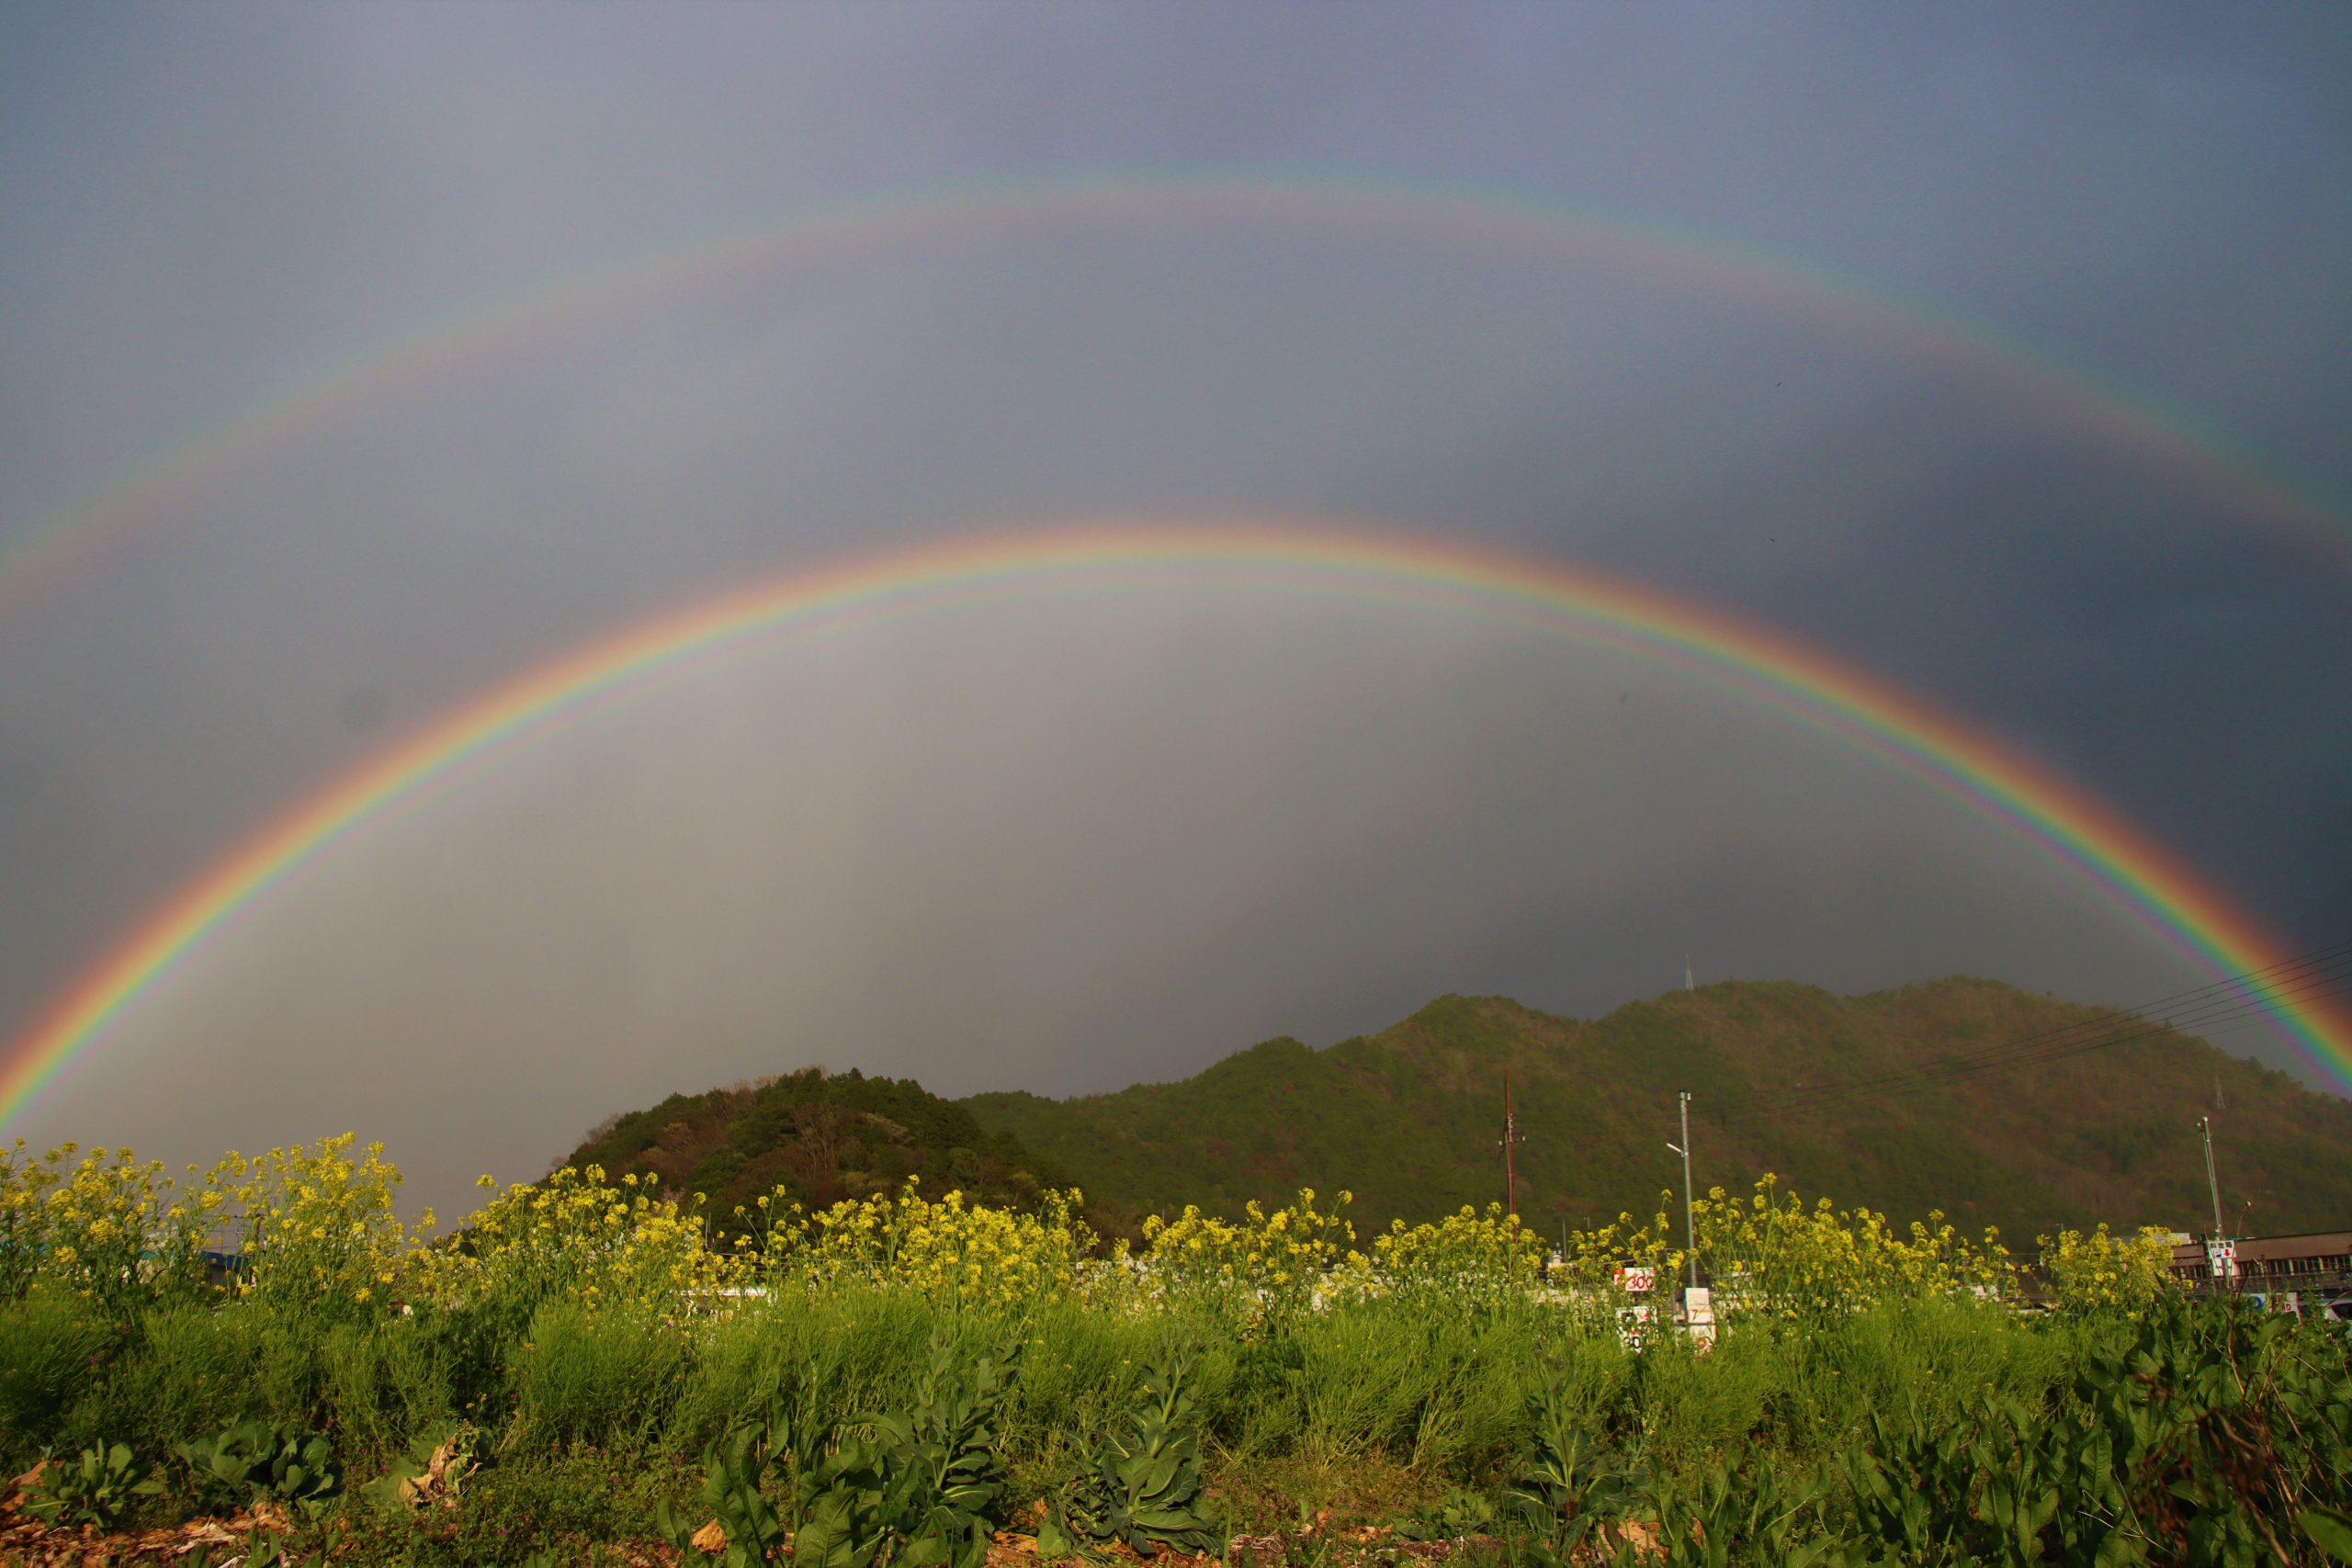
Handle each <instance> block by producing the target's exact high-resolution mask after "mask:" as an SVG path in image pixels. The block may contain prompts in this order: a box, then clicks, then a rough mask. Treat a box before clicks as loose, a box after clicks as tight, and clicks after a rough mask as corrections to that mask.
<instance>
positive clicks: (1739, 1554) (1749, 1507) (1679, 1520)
mask: <svg viewBox="0 0 2352 1568" xmlns="http://www.w3.org/2000/svg"><path fill="white" fill-rule="evenodd" d="M1651 1500H1652V1502H1653V1504H1654V1506H1655V1507H1656V1510H1657V1519H1658V1543H1657V1544H1658V1548H1659V1552H1658V1554H1657V1555H1656V1556H1654V1557H1653V1558H1652V1559H1651V1561H1655V1562H1659V1563H1661V1564H1663V1568H1732V1565H1733V1564H1735V1563H1751V1562H1755V1563H1771V1564H1774V1568H1811V1565H1812V1564H1814V1563H1816V1562H1823V1561H1824V1560H1825V1559H1826V1557H1827V1556H1828V1554H1829V1552H1830V1551H1831V1550H1832V1546H1833V1542H1831V1541H1830V1540H1828V1539H1827V1538H1826V1537H1825V1536H1824V1535H1823V1534H1822V1532H1821V1528H1820V1526H1821V1519H1820V1514H1821V1505H1822V1503H1823V1501H1824V1497H1823V1488H1822V1487H1821V1485H1820V1483H1819V1482H1818V1481H1817V1480H1815V1479H1814V1478H1812V1477H1796V1478H1793V1479H1792V1478H1791V1477H1790V1476H1788V1475H1787V1474H1785V1473H1783V1472H1781V1471H1779V1470H1776V1469H1774V1468H1773V1467H1772V1466H1771V1465H1770V1464H1758V1465H1757V1466H1756V1467H1755V1469H1754V1471H1753V1472H1751V1473H1748V1474H1746V1475H1742V1474H1739V1473H1736V1472H1734V1471H1733V1470H1732V1469H1731V1468H1730V1467H1729V1466H1727V1465H1725V1464H1724V1462H1723V1461H1721V1460H1717V1461H1714V1462H1713V1464H1711V1465H1710V1466H1708V1468H1707V1472H1706V1473H1705V1474H1704V1475H1703V1476H1702V1478H1701V1479H1700V1482H1699V1484H1698V1486H1697V1487H1696V1488H1694V1489H1693V1490H1692V1491H1691V1492H1690V1493H1689V1494H1687V1495H1686V1494H1684V1493H1682V1492H1680V1491H1679V1490H1678V1489H1676V1488H1675V1487H1673V1486H1671V1485H1670V1484H1668V1483H1666V1481H1665V1480H1664V1478H1663V1477H1660V1478H1659V1480H1658V1481H1657V1483H1655V1484H1654V1486H1653V1488H1652V1490H1651ZM1629 1555H1631V1554H1630V1553H1629V1552H1627V1551H1623V1550H1621V1551H1620V1553H1619V1557H1620V1560H1621V1561H1622V1560H1623V1559H1624V1558H1626V1557H1627V1556H1629Z"/></svg>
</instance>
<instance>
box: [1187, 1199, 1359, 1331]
mask: <svg viewBox="0 0 2352 1568" xmlns="http://www.w3.org/2000/svg"><path fill="white" fill-rule="evenodd" d="M1351 1201H1353V1195H1352V1194H1351V1193H1347V1192H1341V1193H1340V1194H1339V1201H1338V1202H1337V1203H1336V1204H1335V1205H1333V1209H1332V1212H1331V1213H1328V1214H1327V1213H1323V1212H1322V1211H1321V1210H1318V1209H1317V1208H1316V1206H1315V1189H1313V1188H1312V1187H1302V1188H1300V1189H1299V1190H1298V1196H1297V1197H1296V1198H1295V1199H1294V1200H1292V1201H1290V1202H1288V1203H1286V1204H1284V1205H1283V1207H1281V1208H1279V1209H1276V1210H1274V1211H1273V1212H1272V1213H1267V1212H1266V1210H1265V1209H1264V1208H1263V1207H1261V1205H1260V1204H1259V1202H1258V1201H1257V1200H1256V1199H1254V1198H1253V1199H1251V1200H1250V1201H1249V1203H1248V1204H1247V1205H1245V1207H1244V1208H1243V1211H1242V1213H1243V1215H1244V1218H1243V1219H1242V1221H1241V1223H1240V1224H1234V1223H1232V1222H1231V1221H1227V1220H1220V1219H1215V1218H1212V1217H1211V1216H1209V1215H1206V1214H1204V1213H1201V1211H1200V1209H1199V1207H1198V1206H1197V1205H1194V1204H1191V1203H1187V1204H1186V1205H1185V1206H1184V1212H1183V1213H1182V1214H1180V1215H1178V1216H1177V1217H1176V1218H1175V1219H1173V1220H1163V1219H1161V1218H1160V1217H1159V1215H1157V1214H1154V1215H1152V1216H1151V1217H1150V1218H1149V1219H1148V1220H1146V1221H1144V1223H1143V1237H1144V1245H1145V1248H1146V1251H1147V1256H1148V1266H1149V1269H1150V1271H1151V1275H1152V1278H1153V1280H1154V1282H1155V1283H1156V1284H1157V1285H1158V1286H1159V1289H1160V1291H1161V1292H1162V1293H1163V1294H1166V1295H1169V1296H1190V1297H1193V1298H1204V1297H1205V1298H1210V1299H1222V1300H1226V1301H1229V1302H1232V1303H1238V1304H1240V1305H1242V1306H1243V1307H1244V1308H1245V1309H1248V1310H1252V1311H1254V1312H1256V1313H1260V1314H1268V1315H1274V1314H1282V1313H1284V1312H1289V1311H1295V1310H1296V1309H1298V1308H1301V1307H1307V1306H1313V1305H1315V1304H1317V1303H1318V1302H1319V1301H1321V1300H1324V1299H1327V1298H1328V1296H1329V1293H1330V1292H1331V1291H1332V1290H1333V1288H1334V1286H1335V1283H1341V1286H1342V1288H1344V1284H1343V1282H1335V1281H1334V1280H1332V1279H1331V1278H1330V1276H1331V1274H1332V1272H1333V1270H1334V1269H1340V1268H1342V1267H1343V1266H1344V1268H1345V1269H1347V1270H1349V1271H1351V1272H1352V1273H1355V1274H1358V1275H1360V1274H1361V1273H1362V1272H1363V1269H1365V1268H1366V1266H1367V1260H1366V1258H1364V1256H1363V1254H1362V1253H1360V1252H1357V1251H1355V1250H1354V1247H1355V1239H1356V1233H1355V1227H1354V1226H1353V1225H1351V1224H1349V1223H1348V1222H1347V1220H1346V1218H1345V1217H1344V1216H1342V1215H1341V1214H1340V1212H1339V1211H1340V1210H1342V1209H1345V1208H1346V1207H1347V1206H1348V1204H1349V1203H1350V1202H1351Z"/></svg>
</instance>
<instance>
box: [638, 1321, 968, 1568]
mask: <svg viewBox="0 0 2352 1568" xmlns="http://www.w3.org/2000/svg"><path fill="white" fill-rule="evenodd" d="M1004 1393H1005V1378H1004V1373H1003V1371H1001V1368H1000V1367H999V1366H998V1365H997V1364H996V1363H995V1362H994V1361H992V1360H990V1359H988V1358H986V1357H983V1358H981V1359H978V1361H976V1362H974V1363H973V1364H972V1365H970V1366H969V1367H964V1366H959V1365H958V1363H957V1361H956V1355H955V1348H954V1345H953V1342H952V1341H950V1340H948V1339H947V1338H945V1337H944V1336H935V1337H933V1342H932V1347H931V1355H930V1360H929V1364H928V1366H927V1367H926V1369H925V1371H924V1372H923V1374H922V1379H921V1381H920V1382H919V1383H918V1385H917V1388H916V1391H915V1399H914V1403H913V1404H912V1405H911V1406H910V1408H908V1409H906V1410H903V1411H896V1412H887V1413H884V1414H881V1415H876V1416H861V1417H858V1418H856V1419H854V1420H852V1421H848V1422H843V1423H842V1424H840V1425H839V1426H838V1427H835V1428H833V1429H832V1431H831V1433H830V1434H827V1433H826V1432H825V1431H824V1430H823V1428H822V1427H820V1425H819V1424H818V1423H816V1422H815V1421H813V1420H811V1419H809V1418H808V1417H806V1416H803V1417H802V1418H800V1419H797V1420H795V1419H791V1418H789V1417H788V1416H787V1415H786V1412H785V1411H784V1409H783V1408H782V1406H781V1404H771V1406H770V1408H769V1412H768V1416H767V1418H766V1420H765V1421H764V1422H763V1423H756V1424H746V1425H743V1426H740V1427H736V1428H734V1429H733V1430H731V1431H729V1433H728V1434H727V1436H725V1437H724V1438H720V1439H719V1440H718V1442H716V1443H713V1444H711V1445H710V1446H709V1447H708V1448H707V1449H706V1450H704V1453H703V1486H702V1491H701V1494H700V1502H701V1505H702V1510H701V1511H702V1512H703V1513H705V1514H707V1516H708V1518H707V1522H706V1523H705V1524H703V1525H702V1526H700V1527H699V1528H689V1527H688V1525H687V1524H685V1523H684V1522H682V1521H681V1520H680V1519H679V1518H678V1517H677V1515H676V1511H675V1510H674V1509H673V1508H671V1507H670V1506H668V1505H666V1504H664V1505H662V1506H660V1508H659V1509H658V1510H657V1518H658V1522H659V1524H660V1528H661V1530H662V1534H663V1535H664V1536H666V1537H667V1538H668V1539H669V1540H670V1542H671V1544H672V1545H673V1546H676V1547H677V1548H678V1549H679V1550H680V1551H681V1552H682V1553H683V1554H684V1561H685V1562H686V1563H688V1564H689V1565H700V1564H721V1565H724V1568H752V1565H753V1564H759V1563H767V1562H775V1561H777V1560H778V1559H779V1557H780V1556H781V1554H782V1551H783V1549H784V1545H785V1542H786V1540H787V1538H788V1539H789V1540H790V1541H791V1550H792V1558H793V1562H795V1563H796V1564H797V1568H980V1564H982V1563H983V1562H985V1561H986V1559H987V1554H988V1540H989V1529H990V1528H991V1526H992V1525H993V1524H994V1522H995V1504H996V1500H997V1498H998V1496H999V1495H1000V1494H1001V1491H1002V1487H1003V1477H1002V1473H1001V1470H1000V1468H999V1465H998V1461H997V1458H996V1453H995V1446H994V1445H995V1435H996V1433H995V1422H996V1414H997V1411H998V1408H999V1406H1000V1405H1001V1403H1002V1401H1003V1398H1004ZM826 1438H830V1447H829V1446H828V1443H827V1441H826V1440H825V1439H826ZM779 1470H780V1471H782V1472H784V1474H783V1477H782V1484H781V1486H780V1487H776V1488H773V1489H772V1488H771V1487H770V1486H769V1484H768V1478H769V1476H770V1474H771V1472H775V1471H779ZM776 1498H780V1499H781V1506H779V1503H778V1501H776V1500H775V1499H776Z"/></svg>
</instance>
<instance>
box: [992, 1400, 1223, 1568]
mask: <svg viewBox="0 0 2352 1568" xmlns="http://www.w3.org/2000/svg"><path fill="white" fill-rule="evenodd" d="M1190 1371H1191V1363H1190V1361H1189V1360H1188V1359H1186V1358H1184V1357H1182V1356H1181V1355H1175V1354H1162V1355H1160V1356H1159V1357H1156V1358H1154V1359H1152V1360H1151V1361H1150V1362H1149V1363H1148V1365H1147V1366H1146V1367H1145V1369H1144V1387H1143V1397H1142V1399H1141V1400H1140V1401H1138V1402H1137V1403H1136V1404H1135V1405H1134V1406H1133V1407H1131V1408H1130V1409H1128V1410H1127V1411H1126V1412H1125V1413H1124V1414H1123V1415H1122V1416H1120V1417H1119V1418H1118V1419H1117V1420H1116V1421H1115V1422H1114V1423H1113V1424H1112V1425H1111V1426H1110V1427H1109V1428H1108V1429H1107V1430H1105V1431H1103V1433H1101V1434H1100V1435H1099V1436H1098V1438H1096V1440H1095V1443H1094V1446H1093V1450H1092V1451H1091V1454H1089V1455H1088V1457H1087V1460H1086V1462H1085V1463H1084V1464H1083V1465H1081V1466H1080V1470H1079V1472H1078V1473H1077V1474H1076V1475H1074V1476H1072V1477H1071V1478H1070V1479H1069V1481H1067V1482H1065V1483H1063V1484H1062V1486H1061V1487H1060V1488H1059V1489H1058V1490H1057V1491H1056V1492H1055V1494H1054V1495H1053V1496H1052V1497H1050V1498H1049V1499H1048V1500H1047V1504H1046V1524H1045V1528H1044V1529H1041V1530H1039V1531H1038V1534H1037V1551H1038V1552H1039V1554H1040V1555H1041V1556H1045V1557H1049V1558H1051V1557H1066V1556H1068V1555H1069V1554H1070V1553H1071V1552H1073V1551H1078V1550H1080V1549H1081V1548H1083V1547H1086V1546H1090V1545H1098V1544H1103V1543H1107V1542H1110V1541H1114V1540H1118V1541H1124V1542H1125V1543H1126V1544H1127V1545H1128V1546H1129V1547H1132V1548H1133V1549H1135V1550H1136V1551H1139V1552H1150V1551H1157V1550H1158V1549H1159V1548H1160V1547H1163V1546H1166V1547H1176V1548H1180V1549H1182V1550H1184V1551H1208V1550H1209V1549H1210V1548H1211V1547H1212V1546H1214V1545H1215V1544H1216V1537H1215V1535H1214V1534H1213V1532H1212V1529H1211V1526H1210V1523H1209V1520H1208V1518H1207V1517H1205V1516H1204V1515H1203V1514H1202V1513H1201V1512H1200V1509H1199V1503H1200V1497H1201V1454H1200V1437H1199V1434H1198V1432H1197V1431H1196V1430H1195V1427H1196V1425H1197V1417H1196V1416H1195V1415H1194V1412H1193V1396H1192V1394H1191V1393H1190V1392H1189V1391H1188V1390H1187V1389H1186V1388H1185V1386H1184V1380H1185V1378H1186V1376H1187V1375H1188V1374H1189V1372H1190Z"/></svg>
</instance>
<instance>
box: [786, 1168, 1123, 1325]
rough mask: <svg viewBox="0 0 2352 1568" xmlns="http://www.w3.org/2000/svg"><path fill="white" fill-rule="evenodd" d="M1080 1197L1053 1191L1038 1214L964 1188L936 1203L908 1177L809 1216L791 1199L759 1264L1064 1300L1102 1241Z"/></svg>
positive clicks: (796, 1275) (953, 1295)
mask: <svg viewBox="0 0 2352 1568" xmlns="http://www.w3.org/2000/svg"><path fill="white" fill-rule="evenodd" d="M1079 1203H1080V1194H1079V1193H1078V1192H1077V1191H1075V1190H1072V1191H1070V1192H1068V1193H1061V1192H1049V1193H1047V1194H1046V1198H1045V1201H1044V1203H1043V1205H1042V1206H1041V1208H1040V1210H1039V1212H1038V1213H1034V1214H1028V1213H1019V1212H1017V1211H1013V1210H1009V1209H991V1208H989V1207H987V1206H986V1205H983V1204H976V1203H967V1202H966V1201H965V1200H964V1195H963V1194H962V1193H961V1192H950V1193H948V1194H947V1195H946V1196H945V1197H944V1198H942V1199H940V1200H939V1201H937V1202H932V1201H928V1200H926V1199H925V1198H924V1197H923V1196H922V1193H921V1192H920V1191H919V1190H917V1181H916V1179H915V1178H913V1177H911V1176H910V1177H909V1178H908V1179H907V1184H906V1186H905V1187H903V1188H901V1189H900V1190H899V1191H898V1192H897V1193H895V1194H893V1195H890V1196H888V1197H882V1196H877V1197H873V1198H868V1199H865V1200H864V1201H843V1202H840V1203H836V1204H834V1205H833V1206H832V1207H831V1208H830V1209H828V1210H826V1211H825V1212H824V1213H820V1214H818V1215H816V1216H815V1217H814V1219H813V1220H812V1221H810V1222H809V1224H801V1223H800V1213H799V1209H798V1207H797V1205H787V1206H786V1208H785V1209H784V1211H783V1212H782V1213H775V1217H774V1220H773V1223H772V1224H771V1226H770V1229H769V1232H768V1235H767V1240H766V1246H765V1248H764V1252H763V1258H762V1268H763V1274H764V1275H765V1276H766V1278H767V1279H768V1280H771V1281H773V1282H775V1283H777V1284H787V1283H788V1284H798V1285H803V1286H820V1285H824V1284H830V1283H832V1282H835V1281H840V1280H858V1281H862V1282H865V1283H870V1284H876V1285H893V1286H899V1287H905V1288H910V1289H912V1290H916V1291H919V1292H922V1293H923V1294H924V1295H926V1296H929V1297H932V1298H933V1300H938V1301H946V1302H955V1303H962V1304H966V1305H989V1306H1010V1305H1014V1304H1017V1303H1025V1302H1031V1301H1036V1300H1041V1299H1042V1300H1046V1301H1058V1300H1060V1299H1061V1298H1062V1297H1063V1296H1064V1295H1065V1294H1067V1293H1068V1292H1070V1291H1071V1290H1072V1289H1074V1288H1075V1287H1076V1286H1077V1285H1078V1284H1079V1282H1080V1277H1081V1274H1082V1272H1083V1271H1084V1269H1085V1267H1086V1262H1087V1256H1088V1254H1089V1253H1091V1252H1092V1251H1093V1250H1094V1248H1095V1245H1096V1237H1095V1235H1094V1232H1093V1231H1092V1230H1091V1229H1090V1228H1089V1227H1088V1225H1087V1224H1086V1222H1085V1221H1084V1220H1082V1219H1080V1217H1079Z"/></svg>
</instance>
